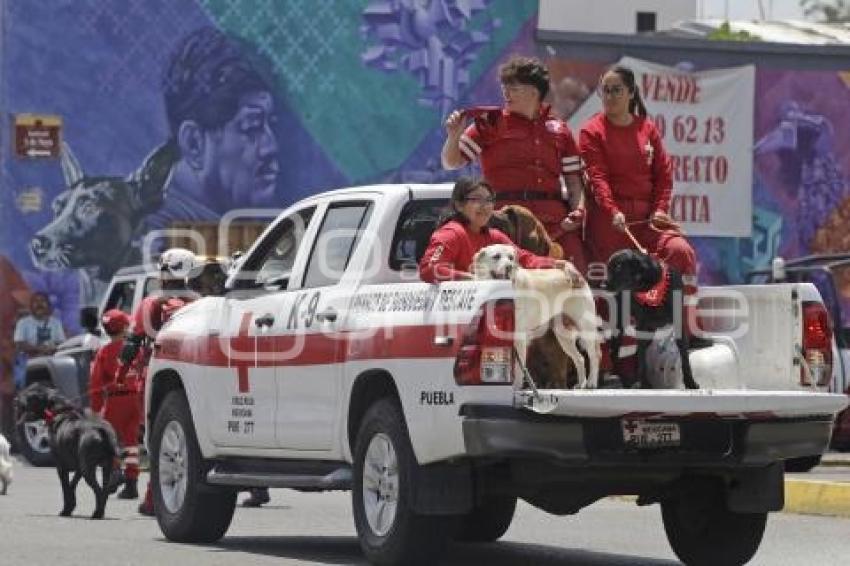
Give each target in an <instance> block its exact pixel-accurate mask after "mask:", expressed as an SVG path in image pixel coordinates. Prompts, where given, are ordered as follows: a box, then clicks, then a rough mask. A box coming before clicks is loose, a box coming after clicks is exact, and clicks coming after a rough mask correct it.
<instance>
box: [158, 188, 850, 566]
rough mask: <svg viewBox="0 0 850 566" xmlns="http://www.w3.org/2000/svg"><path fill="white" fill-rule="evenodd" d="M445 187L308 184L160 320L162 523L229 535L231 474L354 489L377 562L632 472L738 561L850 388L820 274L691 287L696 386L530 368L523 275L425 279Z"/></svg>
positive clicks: (630, 489)
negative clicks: (551, 382)
mask: <svg viewBox="0 0 850 566" xmlns="http://www.w3.org/2000/svg"><path fill="white" fill-rule="evenodd" d="M450 192H451V187H450V186H449V185H436V186H426V185H409V186H407V185H391V186H370V187H359V188H350V189H343V190H338V191H333V192H328V193H324V194H321V195H317V196H315V197H312V198H309V199H306V200H303V201H301V202H299V203H297V204H295V205H293V206H292V207H290V208H289V209H287V210H285V211H284V212H283V213H282V214H281V215H280V216H279V217H278V218H277V219H276V220H275V221H274V222H273V223H272V224H271V225H270V226H269V228H268V229H267V230H266V231H265V232H264V233H263V234H262V235H261V236H260V238H259V239H258V240H257V242H256V243H255V244H254V245H253V247H252V248H251V249H250V250H249V251H248V252H247V254H245V256H243V258H242V259H241V260H240V264H239V266H238V267H237V269H236V270H235V272H234V273H233V274H232V275H231V278H230V280H229V281H228V288H229V289H230V291H229V293H228V294H227V295H226V296H224V297H210V298H205V299H202V300H199V301H197V302H195V303H193V304H191V305H189V306H187V307H186V308H184V309H182V310H181V311H179V312H178V313H177V314H176V315H175V316H174V317H173V318H172V319H171V320H170V321H169V323H168V324H167V325H166V326H165V327H164V328H163V329H162V331H161V332H160V334H159V336H158V338H157V340H156V343H155V346H154V357H153V360H152V362H151V366H150V368H149V372H148V378H147V379H148V382H147V388H146V395H145V414H146V419H147V427H146V431H147V435H148V436H147V439H146V441H147V443H148V447H149V450H150V453H151V476H152V482H153V486H154V498H155V507H156V513H157V518H158V522H159V525H160V528H161V529H162V531H163V533H164V534H165V536H166V537H167V538H169V539H171V540H175V541H187V542H188V541H214V540H217V539H219V538H220V537H222V536H223V535H224V534H225V532H226V531H227V528H228V526H229V524H230V521H231V519H232V516H233V513H234V505H235V499H236V490H237V489H238V488H241V487H246V486H271V487H289V488H295V489H300V490H308V491H322V490H351V491H352V493H353V496H352V504H353V514H354V521H355V525H356V528H357V533H358V536H359V539H360V542H361V546H362V548H363V550H364V553H365V555H366V557H367V558H368V559H369V560H370V561H371V562H372V563H374V564H399V565H401V564H404V565H408V564H433V563H434V561H435V560H436V559H437V557H438V556H439V554H440V552H441V551H442V550H443V549H444V548H445V546H446V543H447V542H448V541H449V540H451V539H452V538H454V539H456V540H475V541H493V540H496V539H498V538H499V537H500V536H501V535H502V534H504V532H505V531H506V530H507V528H508V526H509V525H510V522H511V520H512V518H513V513H514V508H515V505H516V501H517V498H522V499H524V500H525V501H527V502H528V503H530V504H532V505H534V506H537V507H539V508H541V509H543V510H545V511H547V512H550V513H552V514H555V515H565V514H572V513H576V512H577V511H579V510H580V509H581V508H583V507H585V506H587V505H589V504H591V503H593V502H595V501H597V500H599V499H600V498H603V497H606V496H610V495H622V494H631V495H637V496H638V499H637V501H638V504H641V505H644V504H650V503H660V506H661V510H662V517H663V523H664V527H665V530H666V532H667V536H668V539H669V541H670V543H671V545H672V547H673V549H674V551H675V552H676V554H677V555H678V556H679V557H680V558H681V559H682V560H683V561H684V562H685V563H689V564H743V563H745V562H747V561H748V560H749V559H750V558H751V557H752V556H753V554H754V553H755V552H756V550H757V548H758V546H759V544H760V541H761V537H762V533H763V531H764V527H765V521H766V518H767V514H768V513H769V512H770V511H776V510H779V509H781V508H782V506H783V474H784V471H783V460H785V459H789V458H795V457H801V456H811V455H815V454H820V453H821V452H823V450H824V449H825V448H826V446H827V443H828V442H829V437H830V430H831V428H832V425H833V420H834V418H835V414H836V413H838V412H839V411H840V410H841V409H842V408H844V406H845V405H846V402H847V400H846V397H845V396H843V395H833V394H829V393H827V392H825V389H824V387H825V385H826V381H827V380H826V379H824V378H823V375H827V376H828V375H829V371H828V369H827V368H826V366H827V365H828V364H829V356H828V355H826V351H828V350H829V340H830V337H829V336H828V333H829V332H830V330H829V325H828V324H827V318H826V316H825V311H824V309H823V306H822V303H821V302H820V297H819V295H818V293H817V290H816V289H815V287H814V286H812V285H811V284H805V283H804V284H787V285H765V286H741V287H733V288H716V289H711V288H706V289H702V291H701V293H702V294H703V299H702V303H701V304H702V306H703V307H704V308H703V312H702V315H703V320H704V322H705V323H706V324H705V325H706V326H707V327H708V328H710V329H711V331H712V335H713V337H714V340H715V345H714V346H711V347H709V348H706V349H703V350H695V351H693V352H692V353H691V355H690V359H691V365H692V366H693V371H694V376H695V378H696V380H697V382H698V383H699V384H700V385H701V387H702V388H701V389H699V390H671V389H664V390H662V389H656V390H623V389H596V390H535V389H533V388H530V387H526V385H525V384H526V382H527V380H524V379H523V378H522V375H521V373H520V372H519V371H518V370H517V367H516V366H517V364H515V363H514V361H513V360H514V356H513V355H512V352H513V348H512V343H511V342H510V341H506V339H505V338H504V334H502V333H500V332H497V330H511V328H512V324H513V320H514V318H513V315H514V303H513V300H512V297H513V289H512V287H511V284H510V282H507V281H458V282H446V283H443V284H441V285H431V284H427V283H423V282H421V281H419V279H418V277H417V271H416V260H417V259H418V257H419V256H420V255H421V254H422V252H423V251H424V247H425V245H426V243H427V241H428V238H429V236H430V234H431V231H432V230H433V228H434V226H435V222H436V219H437V216H438V214H439V212H440V211H441V210H442V209H443V207H444V206H445V205H446V204H447V202H448V198H449V195H450ZM825 334H826V336H825ZM654 356H655V358H654V359H655V360H656V363H655V365H654V366H653V367H655V370H654V371H656V372H661V373H663V372H670V371H675V368H673V366H672V365H671V364H669V363H668V362H669V360H670V359H672V358H670V357H669V356H668V357H666V358H665V354H664V352H663V349H660V348H659V349H657V351H655V353H654ZM673 358H675V356H674V357H673ZM658 360H660V362H659V361H658ZM665 360H666V361H665ZM671 368H672V369H671Z"/></svg>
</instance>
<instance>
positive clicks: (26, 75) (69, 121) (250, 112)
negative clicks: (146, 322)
mask: <svg viewBox="0 0 850 566" xmlns="http://www.w3.org/2000/svg"><path fill="white" fill-rule="evenodd" d="M2 9H3V10H5V13H4V18H5V29H6V37H5V38H4V39H3V41H4V43H3V50H2V52H3V66H2V73H3V79H4V80H3V81H2V85H3V86H2V88H3V91H2V93H0V104H2V112H0V121H3V122H2V124H0V127H2V128H3V129H2V131H5V132H8V131H11V129H12V124H11V123H8V121H9V120H12V119H13V117H14V116H18V115H22V114H26V113H36V114H45V115H52V116H58V117H60V118H61V137H62V140H63V144H62V148H61V154H60V156H59V157H57V158H19V157H15V156H14V151H13V149H12V148H10V147H7V146H3V147H2V148H0V171H2V179H3V190H2V193H0V263H2V264H3V266H4V269H3V274H2V276H3V279H4V281H6V285H7V286H12V287H14V290H15V293H14V300H15V302H14V304H13V307H14V309H23V308H25V306H26V300H27V290H40V291H45V292H47V293H48V294H49V295H50V297H51V301H52V302H53V304H54V306H55V307H56V309H57V311H58V314H60V315H61V319H62V321H63V323H64V325H65V326H66V328H67V329H68V331H69V332H70V333H73V332H76V331H77V330H78V329H79V326H78V320H77V317H78V314H77V313H78V309H79V307H80V306H83V305H93V304H97V303H98V302H99V301H100V299H101V295H102V293H103V289H104V285H105V284H106V283H107V282H108V281H109V279H110V277H111V276H112V274H113V273H114V272H115V271H116V270H117V269H119V268H120V267H122V266H125V265H133V264H135V263H138V262H139V261H140V258H141V255H140V254H141V249H140V243H141V239H142V237H143V235H144V234H146V233H147V232H148V231H150V230H151V229H156V228H163V227H167V226H169V225H170V224H171V223H172V222H175V221H186V220H190V221H191V220H199V221H206V220H214V219H216V218H218V217H219V216H220V215H221V214H222V213H223V212H226V211H228V210H231V209H233V208H237V207H275V208H281V207H283V206H285V205H287V204H289V203H292V202H294V201H295V200H298V199H300V198H302V197H304V196H307V195H309V194H313V193H315V192H317V191H320V190H325V189H329V188H335V187H339V186H345V185H351V184H361V183H370V182H382V181H388V182H435V181H442V180H448V179H451V178H453V177H454V176H456V175H457V174H458V173H457V172H452V173H448V172H445V171H442V169H441V168H440V165H439V151H440V147H441V145H442V142H443V128H442V121H443V119H444V116H445V115H446V114H447V113H448V112H449V111H451V110H452V109H453V108H455V107H458V106H464V105H468V104H471V103H474V104H499V103H500V100H501V96H500V92H499V85H498V83H497V78H496V73H495V69H496V67H497V66H498V64H499V62H500V61H501V60H502V59H503V58H504V57H505V56H507V55H508V54H510V53H516V52H518V53H533V52H535V49H536V47H535V43H534V30H535V27H536V19H537V14H536V10H537V2H536V0H356V1H355V0H353V1H350V2H344V3H341V2H336V1H334V0H288V1H287V2H275V1H273V0H180V1H172V0H98V1H95V0H88V1H84V2H68V1H59V0H56V1H53V2H23V1H16V2H6V3H3V8H2ZM544 59H547V62H548V63H549V64H550V67H551V69H552V71H553V89H552V100H551V102H552V104H553V106H554V107H555V109H556V111H558V112H559V113H561V114H562V115H563V116H564V117H565V118H568V117H569V116H570V115H571V114H572V113H573V111H574V110H575V108H576V107H577V106H579V105H580V104H581V103H582V102H583V101H584V100H586V99H588V98H589V97H592V96H593V93H594V90H595V85H596V81H597V78H598V76H599V74H600V72H601V71H602V69H603V68H604V66H605V65H604V64H603V63H601V62H590V61H581V60H564V59H552V58H550V57H546V56H544ZM689 64H690V63H689ZM692 66H693V65H692ZM848 84H850V78H848V75H847V74H842V73H835V72H796V71H793V70H787V71H782V70H769V71H768V70H758V71H757V75H756V109H755V124H754V126H753V127H754V139H755V140H757V142H756V144H755V147H754V152H753V159H754V179H753V210H754V215H753V233H752V236H751V237H749V238H696V239H695V244H696V247H697V250H698V253H699V255H700V279H701V281H702V282H704V283H717V284H720V283H727V282H739V281H741V279H742V277H743V276H744V275H745V273H746V271H747V270H749V269H752V268H757V267H764V266H766V265H769V262H770V260H771V258H772V257H773V256H774V255H776V254H777V253H779V254H782V255H785V256H788V257H793V256H798V255H801V254H806V253H812V252H823V251H837V250H850V229H848V228H847V226H848V225H850V222H848V221H850V200H848V196H850V195H848V185H850V183H848V181H847V175H848V172H850V162H848V161H850V138H847V137H846V136H839V135H836V133H837V132H841V131H844V130H846V129H847V128H845V127H844V126H847V125H848V124H847V122H848V120H850V116H848V115H847V114H846V110H845V109H846V108H847V107H848V104H850V86H848ZM650 111H651V109H650ZM847 281H848V282H847V284H846V290H847V295H848V296H850V278H848V280H847ZM12 282H14V283H12ZM14 309H12V310H14ZM11 316H12V315H11V314H10V315H8V316H7V315H4V320H3V329H2V330H0V335H3V336H6V335H7V334H9V333H10V332H11V326H10V322H9V321H8V320H7V319H10V318H11Z"/></svg>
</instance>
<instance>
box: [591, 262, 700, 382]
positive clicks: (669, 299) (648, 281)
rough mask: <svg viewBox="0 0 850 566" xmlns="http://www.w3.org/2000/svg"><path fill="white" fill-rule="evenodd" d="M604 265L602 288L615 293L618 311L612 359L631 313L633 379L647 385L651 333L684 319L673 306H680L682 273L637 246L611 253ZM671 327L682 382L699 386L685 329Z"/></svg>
mask: <svg viewBox="0 0 850 566" xmlns="http://www.w3.org/2000/svg"><path fill="white" fill-rule="evenodd" d="M607 267H608V271H607V275H606V280H605V288H606V289H607V290H608V291H610V292H613V293H615V294H616V298H617V309H616V310H617V311H619V312H617V313H616V315H615V316H616V321H615V322H614V325H615V326H614V332H613V334H612V337H611V339H610V341H609V347H610V353H611V360H614V361H616V360H617V359H619V353H620V344H621V342H622V339H623V333H624V330H625V328H626V327H627V326H628V324H629V322H630V321H629V320H626V319H627V317H628V315H629V314H631V316H633V317H634V320H635V330H636V331H637V333H638V334H637V336H638V339H637V364H638V370H637V375H636V381H637V382H638V383H639V384H640V386H641V387H642V388H645V389H650V388H651V384H650V382H649V375H648V368H647V363H646V352H647V349H648V348H649V345H650V344H651V343H652V339H653V336H654V335H655V333H657V332H658V331H659V330H661V329H663V328H667V327H671V326H672V325H673V324H674V322H675V321H676V320H679V321H683V320H684V316H681V317H678V318H676V317H674V309H675V308H681V305H682V297H683V293H684V283H683V282H682V275H681V273H679V272H678V271H676V270H675V269H674V268H672V267H670V266H669V265H666V264H664V263H662V262H661V261H659V260H658V259H656V258H654V257H652V256H651V255H648V254H645V253H641V252H639V251H636V250H620V251H618V252H616V253H614V254H613V255H612V256H611V257H610V259H609V260H608V266H607ZM624 311H625V312H624ZM682 326H684V324H683V325H682ZM671 330H672V331H673V332H675V333H676V334H675V340H676V347H677V348H678V349H679V356H680V358H681V362H682V376H683V381H684V385H685V387H687V388H688V389H699V385H697V383H696V381H694V376H693V372H692V371H691V364H690V360H689V359H688V348H689V346H690V340H689V336H688V332H686V331H685V329H684V328H671Z"/></svg>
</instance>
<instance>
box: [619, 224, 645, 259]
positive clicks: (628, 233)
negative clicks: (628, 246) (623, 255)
mask: <svg viewBox="0 0 850 566" xmlns="http://www.w3.org/2000/svg"><path fill="white" fill-rule="evenodd" d="M623 231H624V232H625V233H626V236H628V237H629V239H630V240H631V241H632V244H633V245H634V247H636V248H637V250H638V251H639V252H640V253H642V254H644V255H646V248H645V247H643V246H642V245H640V242H638V241H637V238H635V236H634V234H632V231H631V230H629V226H628V225H626V226H623Z"/></svg>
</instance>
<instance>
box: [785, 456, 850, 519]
mask: <svg viewBox="0 0 850 566" xmlns="http://www.w3.org/2000/svg"><path fill="white" fill-rule="evenodd" d="M784 512H786V513H802V514H806V515H830V516H833V517H848V518H850V453H847V452H843V453H842V452H828V453H826V454H824V456H823V460H821V465H820V466H818V467H816V468H815V469H813V470H812V471H810V472H808V473H805V474H786V476H785V509H784Z"/></svg>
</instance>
